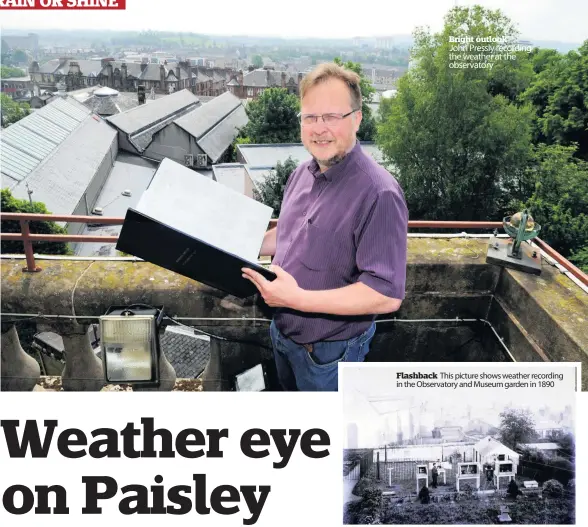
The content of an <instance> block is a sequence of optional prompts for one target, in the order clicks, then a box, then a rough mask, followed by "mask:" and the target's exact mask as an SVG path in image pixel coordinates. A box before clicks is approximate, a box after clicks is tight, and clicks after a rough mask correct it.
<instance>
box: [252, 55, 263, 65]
mask: <svg viewBox="0 0 588 527" xmlns="http://www.w3.org/2000/svg"><path fill="white" fill-rule="evenodd" d="M251 64H252V65H253V66H254V67H255V68H263V59H262V58H261V55H253V57H251Z"/></svg>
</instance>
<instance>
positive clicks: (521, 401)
mask: <svg viewBox="0 0 588 527" xmlns="http://www.w3.org/2000/svg"><path fill="white" fill-rule="evenodd" d="M368 364H369V367H365V365H362V366H364V367H361V366H359V367H358V366H355V365H346V367H345V368H344V370H343V372H342V373H340V377H341V381H342V383H341V386H340V391H342V394H343V415H344V422H345V425H344V426H345V427H346V426H347V424H348V423H356V424H357V425H358V428H359V446H360V447H367V446H374V445H376V444H379V443H378V441H377V439H376V438H377V437H379V433H380V431H381V429H382V427H383V426H384V424H385V421H386V419H389V420H390V423H392V425H393V426H396V415H397V413H399V415H400V416H401V419H402V422H403V427H404V428H406V427H407V426H408V414H407V412H406V410H407V409H409V408H419V407H421V405H423V404H424V406H423V407H422V408H423V410H424V411H425V412H427V419H428V420H429V422H431V421H430V419H431V418H432V419H437V418H439V417H440V416H441V415H443V416H444V418H445V419H448V420H449V421H452V419H453V418H456V417H462V416H464V415H467V411H468V409H469V410H470V411H471V416H472V417H473V418H481V419H488V420H489V421H490V422H492V421H493V420H494V419H496V415H497V412H500V411H502V410H503V409H505V408H520V409H529V410H530V411H531V412H532V413H533V414H535V418H536V419H539V417H538V414H537V412H538V411H539V409H540V408H542V407H544V406H547V408H548V409H549V410H550V411H553V412H561V411H563V410H564V409H565V407H566V406H567V405H570V406H571V407H572V408H574V406H575V392H574V390H575V375H576V372H575V370H574V368H573V367H572V365H571V364H570V365H565V366H554V365H551V364H550V365H549V366H546V365H544V364H539V365H538V366H537V365H535V364H534V365H531V366H528V365H525V364H521V363H515V364H497V365H496V366H489V365H487V364H484V365H483V366H482V365H473V364H472V363H470V364H469V365H468V367H467V368H466V367H462V366H461V365H458V366H448V365H442V366H441V367H439V368H438V367H434V366H429V365H428V364H427V365H426V366H425V365H423V366H420V365H419V366H417V365H415V363H412V364H410V366H409V365H408V364H407V365H406V366H404V365H403V366H402V370H401V371H405V372H406V373H411V372H413V371H421V372H423V373H430V372H433V371H440V370H443V371H452V372H454V373H455V372H467V371H469V372H478V373H480V372H482V371H484V372H486V373H502V372H505V371H507V370H506V368H512V369H509V370H508V371H511V372H519V371H520V372H525V373H533V372H544V373H548V372H555V373H561V374H562V375H563V381H562V382H558V383H557V384H556V386H555V387H554V388H544V389H541V388H534V389H530V388H510V389H508V390H503V389H500V388H459V389H456V390H454V389H452V388H417V387H415V388H397V387H396V386H395V377H396V372H397V371H399V368H398V365H396V364H394V365H392V364H386V366H382V365H375V364H374V363H368ZM537 368H541V369H540V370H539V369H537ZM341 388H342V389H341ZM373 397H379V398H386V399H388V400H387V401H382V402H371V403H370V402H369V401H368V399H369V398H373ZM441 410H442V411H441ZM490 416H493V417H492V418H490ZM344 433H345V434H347V432H346V431H345V432H344ZM374 441H376V442H375V443H374Z"/></svg>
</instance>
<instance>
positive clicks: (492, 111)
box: [376, 6, 532, 220]
mask: <svg viewBox="0 0 588 527" xmlns="http://www.w3.org/2000/svg"><path fill="white" fill-rule="evenodd" d="M514 34H515V31H514V28H513V26H512V24H511V23H510V21H509V20H508V19H507V18H506V17H504V16H503V15H501V13H500V12H499V11H490V10H486V9H484V8H482V7H480V6H474V7H472V8H466V7H456V8H454V9H452V10H451V11H450V12H449V14H448V15H447V16H446V18H445V27H444V29H443V31H442V32H441V33H438V34H434V35H432V34H430V33H429V32H427V31H424V30H417V31H416V32H415V35H414V38H415V45H414V48H413V59H414V61H415V66H414V68H413V69H412V70H411V71H410V72H409V73H408V74H407V75H405V76H403V77H402V78H401V79H400V80H399V82H398V94H397V96H396V97H395V98H393V99H390V100H389V101H386V103H385V104H384V106H383V108H382V115H383V118H382V122H381V123H380V124H379V126H378V134H377V139H376V140H377V142H378V144H379V146H380V148H381V150H382V152H383V153H384V156H385V158H386V160H387V161H388V162H389V163H390V165H391V167H390V169H391V171H393V172H395V173H396V175H397V178H398V180H399V182H400V183H401V185H402V187H403V189H404V192H405V196H406V199H407V202H408V205H409V210H410V211H411V217H412V218H413V219H436V220H488V219H492V218H498V217H501V216H503V212H504V208H505V207H506V205H507V203H508V202H509V201H510V200H511V199H512V195H513V193H514V194H515V195H519V194H518V192H517V191H518V189H519V188H520V186H521V185H520V178H521V177H522V174H523V171H524V168H525V166H526V162H527V158H528V153H529V148H530V127H531V118H532V110H531V108H530V106H529V105H521V106H516V105H514V104H511V103H510V99H509V98H507V97H506V96H505V93H506V95H508V97H513V96H515V95H516V93H518V91H519V90H520V89H522V87H523V86H524V85H525V82H526V81H525V80H524V79H525V78H526V76H527V75H528V71H527V70H524V71H522V72H521V73H520V74H519V73H516V75H515V74H513V75H510V74H508V75H507V73H508V72H505V71H501V72H500V75H499V74H496V77H492V75H493V74H492V73H491V72H490V71H489V70H487V69H464V70H459V69H450V68H449V63H450V62H451V61H450V59H449V54H450V53H451V48H452V47H453V46H454V45H455V44H453V43H450V42H449V36H452V35H453V36H465V35H469V36H472V37H477V36H480V37H505V36H511V35H514ZM527 69H528V68H527ZM515 81H516V82H515ZM493 91H494V92H495V93H496V94H493V93H492V92H493Z"/></svg>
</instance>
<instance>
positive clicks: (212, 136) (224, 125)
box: [197, 103, 249, 163]
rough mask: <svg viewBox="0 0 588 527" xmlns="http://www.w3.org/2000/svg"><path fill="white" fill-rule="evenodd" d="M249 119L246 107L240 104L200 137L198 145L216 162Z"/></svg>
mask: <svg viewBox="0 0 588 527" xmlns="http://www.w3.org/2000/svg"><path fill="white" fill-rule="evenodd" d="M208 104H212V103H208ZM248 121H249V119H248V117H247V114H246V113H245V108H244V107H243V106H242V105H239V106H237V108H235V109H234V110H233V111H232V112H231V113H230V114H229V115H227V116H226V117H225V118H224V119H223V120H222V121H220V122H219V123H218V124H217V125H216V126H215V127H214V128H213V129H212V130H210V131H209V132H208V133H207V134H206V135H205V136H204V137H202V138H201V139H199V140H198V141H197V142H198V146H199V147H200V148H202V150H203V151H204V152H205V153H206V155H208V157H209V158H210V159H211V161H212V162H213V163H216V162H217V161H218V160H219V158H220V157H221V156H222V155H223V153H224V152H225V151H226V149H227V148H229V146H230V145H231V143H232V142H233V140H234V139H235V137H237V134H238V133H239V129H240V128H243V127H244V126H245V125H246V124H247V122H248Z"/></svg>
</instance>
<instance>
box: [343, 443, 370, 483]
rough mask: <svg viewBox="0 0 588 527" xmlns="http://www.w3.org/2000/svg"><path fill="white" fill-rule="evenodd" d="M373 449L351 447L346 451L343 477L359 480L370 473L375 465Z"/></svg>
mask: <svg viewBox="0 0 588 527" xmlns="http://www.w3.org/2000/svg"><path fill="white" fill-rule="evenodd" d="M373 458H374V456H373V451H372V450H371V449H349V450H346V451H345V460H344V463H343V479H347V480H359V479H361V478H363V477H365V476H367V475H368V474H369V473H370V470H371V469H372V466H373V464H374V463H373Z"/></svg>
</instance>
